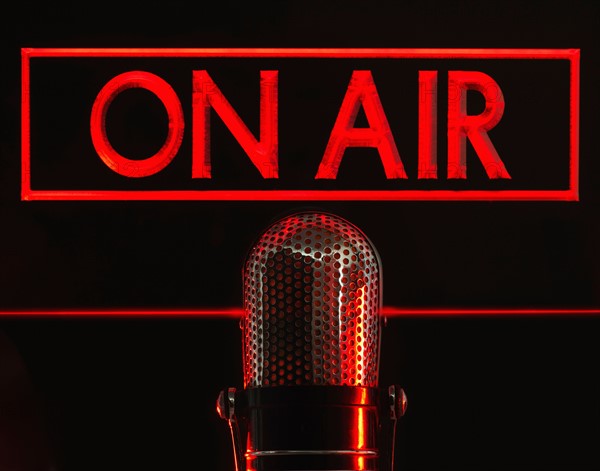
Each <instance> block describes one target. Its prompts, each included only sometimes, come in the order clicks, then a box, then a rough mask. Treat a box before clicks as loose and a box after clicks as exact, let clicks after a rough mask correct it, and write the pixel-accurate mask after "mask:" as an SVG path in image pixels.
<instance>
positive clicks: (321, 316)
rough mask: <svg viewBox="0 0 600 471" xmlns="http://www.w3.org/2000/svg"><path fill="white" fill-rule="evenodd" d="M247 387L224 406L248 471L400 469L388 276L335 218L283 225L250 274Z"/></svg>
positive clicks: (399, 405) (247, 269)
mask: <svg viewBox="0 0 600 471" xmlns="http://www.w3.org/2000/svg"><path fill="white" fill-rule="evenodd" d="M243 284H244V286H243V288H244V316H243V318H242V319H241V322H240V327H241V330H242V339H243V366H244V368H243V370H244V388H243V390H237V389H235V388H229V389H228V390H227V391H222V392H221V394H220V395H219V398H218V401H217V409H218V412H219V414H220V415H221V417H223V418H224V419H226V420H227V421H228V423H229V426H230V429H231V433H232V441H233V446H234V457H235V462H236V469H237V470H238V471H288V470H289V471H292V470H298V471H300V470H305V471H308V470H315V471H316V470H319V471H334V470H335V471H342V470H343V471H368V470H370V471H379V470H392V469H393V450H394V441H395V426H396V420H397V418H399V417H400V416H401V415H403V414H404V411H405V409H406V396H405V395H404V391H403V390H402V389H401V388H399V387H398V386H396V385H391V386H389V387H388V388H386V389H385V390H382V389H380V388H379V386H378V376H379V354H380V349H381V330H382V326H383V323H382V317H381V304H382V269H381V262H380V259H379V255H378V253H377V251H376V250H375V247H374V246H373V244H372V243H371V242H370V241H369V239H368V238H367V237H366V235H365V234H364V233H363V232H362V231H360V230H359V229H358V228H357V227H356V226H354V225H352V224H351V223H349V222H348V221H346V220H344V219H342V218H340V217H338V216H336V215H333V214H328V213H318V212H302V213H297V214H293V215H291V216H288V217H286V218H283V219H281V220H279V221H277V222H275V223H274V224H272V225H271V226H270V227H269V228H267V230H266V231H264V232H263V234H262V235H261V236H260V238H259V239H258V241H257V242H256V244H255V245H254V246H253V248H252V249H251V251H250V253H249V254H248V256H247V258H246V261H245V264H244V271H243Z"/></svg>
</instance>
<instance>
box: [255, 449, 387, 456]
mask: <svg viewBox="0 0 600 471" xmlns="http://www.w3.org/2000/svg"><path fill="white" fill-rule="evenodd" d="M289 455H365V456H373V457H377V456H379V452H378V451H377V450H263V451H249V452H246V454H245V456H246V458H259V457H261V456H289Z"/></svg>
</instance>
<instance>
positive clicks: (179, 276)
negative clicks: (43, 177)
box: [0, 1, 600, 471]
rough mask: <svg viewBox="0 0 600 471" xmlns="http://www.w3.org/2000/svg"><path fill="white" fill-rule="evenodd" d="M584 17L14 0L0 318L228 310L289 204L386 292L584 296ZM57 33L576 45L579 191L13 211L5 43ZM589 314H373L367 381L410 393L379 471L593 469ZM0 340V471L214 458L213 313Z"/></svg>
mask: <svg viewBox="0 0 600 471" xmlns="http://www.w3.org/2000/svg"><path fill="white" fill-rule="evenodd" d="M597 9H598V8H597V7H596V6H595V3H594V2H592V1H589V2H581V1H571V2H523V3H518V2H496V3H483V2H481V3H476V2H444V3H441V2H431V1H420V2H394V3H383V2H349V1H346V2H337V1H334V2H328V3H325V2H290V3H283V2H282V3H279V2H274V3H267V2H262V3H251V2H250V3H242V4H240V5H237V4H227V3H224V2H215V3H203V2H198V3H194V4H188V3H185V2H177V1H173V2H168V3H167V2H143V3H142V2H136V3H129V2H118V3H111V2H104V3H94V4H87V3H72V4H70V3H67V2H49V3H43V4H38V3H28V2H19V3H15V4H14V5H13V8H12V12H10V13H8V12H5V13H4V14H3V19H4V28H3V32H2V35H3V36H2V37H3V40H2V58H3V60H4V64H3V68H2V74H1V78H0V80H1V82H0V84H1V90H2V95H1V96H2V98H1V100H2V101H1V102H2V114H3V120H2V127H1V129H0V133H1V136H2V139H1V146H2V147H1V153H2V154H1V159H0V196H1V200H0V211H1V214H0V215H1V218H2V223H3V224H2V231H1V233H0V238H1V239H0V240H1V242H2V245H1V247H2V249H1V251H0V257H1V265H0V282H1V285H0V286H1V294H2V296H1V299H0V308H2V309H3V310H12V309H33V310H35V309H36V308H40V309H48V308H89V307H94V308H112V307H125V308H127V307H130V308H131V307H135V308H140V307H141V308H143V307H147V308H155V307H158V308H161V307H163V308H194V307H230V306H238V305H240V303H241V288H242V287H241V266H242V262H243V258H244V256H245V254H246V251H247V250H248V249H249V247H250V246H251V244H252V243H253V241H254V239H255V237H256V236H257V235H258V234H259V232H260V231H262V230H263V229H264V228H265V227H266V226H267V225H268V224H269V223H270V222H272V221H273V220H274V219H276V218H278V217H280V216H282V215H285V214H288V213H289V212H291V211H295V210H299V209H305V208H307V207H310V208H314V209H322V210H328V211H332V212H335V213H337V214H339V215H340V216H342V217H345V218H347V219H349V220H350V221H352V222H353V223H355V224H356V225H357V226H359V227H360V228H361V229H363V230H364V231H365V232H366V233H367V235H368V236H369V237H370V238H371V240H372V241H373V242H374V244H375V246H376V247H377V249H378V250H379V252H380V255H381V258H382V260H383V268H384V272H385V286H384V293H385V294H384V302H385V304H387V305H396V306H407V307H444V308H447V307H456V308H461V307H465V308H467V307H473V308H477V307H514V308H517V309H519V308H527V307H541V308H554V309H568V308H589V307H595V308H597V307H598V305H599V304H600V299H599V298H600V290H599V289H598V286H599V283H600V263H599V251H598V239H599V237H598V236H599V235H600V224H599V218H598V202H599V200H598V199H599V197H600V195H599V187H598V184H597V177H598V175H599V163H598V159H597V155H598V150H599V149H598V144H597V139H596V136H595V131H596V124H597V118H596V110H597V105H598V93H597V87H596V84H597V82H598V46H597V45H596V43H597V30H598V26H600V25H599V24H598V12H597ZM59 46H60V47H88V46H89V47H402V48H404V47H417V48H424V47H466V48H479V47H482V48H485V47H495V48H497V47H515V48H525V47H527V48H580V49H581V132H580V137H581V150H580V159H581V162H580V164H581V165H580V201H579V202H543V203H542V202H537V203H535V202H529V203H526V202H511V203H502V202H460V203H459V202H412V203H410V202H395V203H391V202H387V203H383V202H337V203H336V202H328V203H327V202H323V203H310V204H304V203H302V202H270V203H256V202H244V203H242V202H229V203H225V202H213V203H206V202H56V201H55V202H23V201H21V200H20V48H21V47H59ZM56 119H57V120H60V119H61V115H60V112H57V115H56ZM83 128H85V126H83ZM507 138H509V137H507ZM533 138H535V139H540V140H542V141H543V140H546V139H548V138H549V136H547V135H544V134H543V133H542V134H540V135H536V136H534V137H533ZM73 139H74V140H77V139H78V137H77V136H74V137H73ZM598 327H599V318H598V317H597V316H596V317H582V316H575V315H565V316H555V317H528V316H518V315H516V316H511V317H502V318H492V317H470V318H464V317H455V318H430V317H428V318H419V317H412V318H393V319H390V320H389V322H388V325H387V327H386V330H385V332H384V338H383V352H382V363H381V378H380V381H381V384H389V383H391V382H398V383H400V384H402V385H403V386H404V387H405V389H406V390H407V393H408V396H409V410H408V414H407V416H406V417H405V418H404V419H403V420H402V422H401V426H400V433H399V437H398V448H399V450H398V455H397V469H402V470H407V471H408V470H475V469H477V470H480V469H486V470H487V469H489V470H492V469H493V470H561V471H562V470H565V471H566V470H592V469H598V468H599V467H600V456H599V451H598V443H599V442H600V428H599V427H600V426H599V425H598V422H599V419H600V399H599V397H600V380H599V379H598V358H599V354H600V352H599V350H600V347H599V346H598V341H597V332H598ZM0 334H1V335H0V470H2V471H5V470H11V471H12V470H18V471H21V470H27V471H29V470H50V469H54V470H57V471H58V470H60V471H63V470H65V471H66V470H78V471H79V470H96V469H97V470H100V469H119V470H120V469H123V470H125V469H128V470H130V469H136V470H137V469H139V470H148V469H156V470H158V469H174V470H175V469H176V470H192V469H202V470H204V469H207V470H215V471H221V470H223V471H225V470H231V469H233V460H232V454H231V447H230V443H229V435H228V431H227V428H226V425H225V423H224V422H222V421H220V420H219V419H218V418H217V417H216V413H215V409H214V402H215V399H216V396H217V394H218V392H219V390H221V389H222V388H224V387H227V386H231V385H234V386H238V385H239V383H240V382H241V345H240V336H239V329H238V326H237V321H236V320H235V319H169V318H162V319H102V320H99V319H77V320H75V319H23V318H19V317H16V316H12V317H7V318H4V319H2V321H1V322H0Z"/></svg>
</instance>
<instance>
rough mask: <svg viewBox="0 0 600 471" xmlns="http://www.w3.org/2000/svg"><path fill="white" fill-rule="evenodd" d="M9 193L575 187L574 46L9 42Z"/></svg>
mask: <svg viewBox="0 0 600 471" xmlns="http://www.w3.org/2000/svg"><path fill="white" fill-rule="evenodd" d="M22 67H23V71H22V72H23V74H22V82H23V88H22V89H23V95H22V199H24V200H59V199H60V200H563V201H564V200H569V201H576V200H578V187H577V186H578V132H579V131H578V115H579V50H576V49H568V50H546V49H534V50H532V49H518V50H514V49H511V50H506V49H502V50H497V49H487V50H483V49H472V50H471V49H466V50H465V49H460V50H456V49H427V50H425V49H422V50H421V49H410V50H407V49H23V50H22Z"/></svg>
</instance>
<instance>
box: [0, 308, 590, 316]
mask: <svg viewBox="0 0 600 471" xmlns="http://www.w3.org/2000/svg"><path fill="white" fill-rule="evenodd" d="M243 313H244V311H243V309H242V308H236V307H229V308H197V309H193V308H190V309H169V308H160V309H139V308H131V309H125V308H113V309H27V310H25V309H23V310H18V309H15V310H3V311H0V317H124V318H127V317H139V318H147V317H158V318H169V317H190V318H235V319H239V318H240V317H241V316H242V315H243ZM382 315H383V316H385V317H388V318H395V317H501V316H516V317H524V316H596V315H600V308H518V307H514V308H402V307H392V306H384V308H383V310H382Z"/></svg>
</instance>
